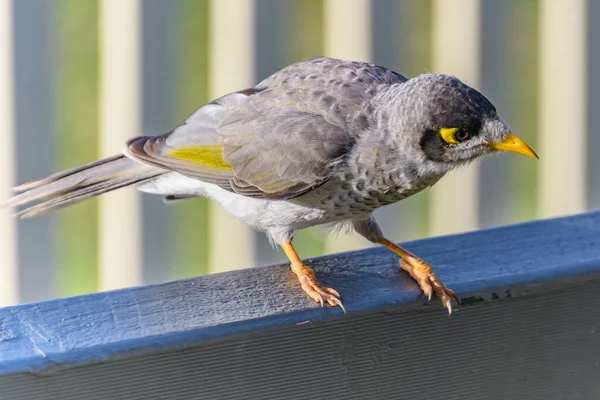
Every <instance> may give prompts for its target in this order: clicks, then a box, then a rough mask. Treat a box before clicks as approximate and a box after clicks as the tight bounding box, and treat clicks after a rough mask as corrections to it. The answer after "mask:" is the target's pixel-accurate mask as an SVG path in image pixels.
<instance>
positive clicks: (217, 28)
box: [209, 0, 255, 272]
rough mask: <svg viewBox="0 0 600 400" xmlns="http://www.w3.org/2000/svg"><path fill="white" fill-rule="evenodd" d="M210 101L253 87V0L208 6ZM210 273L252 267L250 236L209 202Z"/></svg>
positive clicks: (226, 0)
mask: <svg viewBox="0 0 600 400" xmlns="http://www.w3.org/2000/svg"><path fill="white" fill-rule="evenodd" d="M209 7H210V41H211V43H210V46H209V47H210V57H209V59H210V64H209V82H210V83H209V86H210V90H209V93H210V97H211V98H214V97H217V96H221V95H224V94H226V93H229V92H233V91H236V90H241V89H244V88H246V87H250V86H253V85H254V83H255V82H254V75H255V74H254V68H255V65H254V47H255V46H254V19H255V5H254V1H253V0H212V1H211V2H210V6H209ZM209 215H210V229H209V242H210V248H209V249H210V256H209V268H210V271H211V272H220V271H225V270H229V269H234V268H244V267H249V266H251V265H252V264H253V263H254V259H255V258H254V254H253V248H254V241H253V236H252V235H253V232H252V231H251V230H250V228H249V227H248V226H247V225H246V224H244V223H242V222H240V221H238V220H236V219H235V218H234V217H232V216H231V215H229V214H228V213H227V212H225V211H224V210H223V209H221V207H220V206H219V205H218V204H216V203H214V202H211V204H210V207H209Z"/></svg>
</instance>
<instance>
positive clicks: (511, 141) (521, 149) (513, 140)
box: [489, 133, 539, 159]
mask: <svg viewBox="0 0 600 400" xmlns="http://www.w3.org/2000/svg"><path fill="white" fill-rule="evenodd" d="M489 146H490V147H491V148H492V149H495V150H503V151H512V152H513V153H519V154H523V155H524V156H527V157H531V158H536V159H539V157H538V156H537V154H535V151H533V150H531V147H529V146H527V144H526V143H525V142H524V141H522V140H521V139H519V138H518V137H516V136H515V135H513V134H512V133H509V134H508V135H506V137H505V138H504V140H502V141H501V142H492V143H490V144H489Z"/></svg>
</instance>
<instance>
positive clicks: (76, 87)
mask: <svg viewBox="0 0 600 400" xmlns="http://www.w3.org/2000/svg"><path fill="white" fill-rule="evenodd" d="M98 16H99V14H98V1H97V0H61V1H57V2H56V8H55V15H54V17H55V22H56V28H57V31H56V37H57V51H58V54H57V56H56V85H57V90H56V93H57V99H56V124H57V128H56V132H57V137H56V141H55V143H56V145H55V148H54V153H55V154H56V158H55V159H56V160H57V168H58V169H65V168H71V167H73V166H76V165H80V164H85V163H88V162H90V161H93V160H95V159H96V158H97V157H98V137H99V136H98V86H99V81H98V78H99V61H100V60H99V43H98V39H99V37H98ZM97 216H98V213H97V201H96V200H95V199H93V200H90V201H84V202H82V203H79V204H77V205H75V206H73V207H69V208H66V209H65V210H63V211H61V212H60V213H58V215H57V218H58V221H57V226H59V227H60V229H57V231H56V235H55V237H54V240H55V241H56V249H57V251H56V257H57V262H56V265H57V271H56V281H55V285H57V289H58V290H57V291H58V293H60V295H61V296H70V295H77V294H81V293H87V292H93V291H95V290H97V289H96V288H97V283H98V281H97V274H96V271H97V267H98V257H97V254H98V245H97V239H98V236H97V229H98V220H97Z"/></svg>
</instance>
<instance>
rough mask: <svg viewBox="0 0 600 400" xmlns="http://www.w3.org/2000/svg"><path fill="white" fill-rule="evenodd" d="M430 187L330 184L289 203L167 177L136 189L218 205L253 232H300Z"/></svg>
mask: <svg viewBox="0 0 600 400" xmlns="http://www.w3.org/2000/svg"><path fill="white" fill-rule="evenodd" d="M427 186H430V185H429V184H422V185H421V184H420V185H417V186H411V187H410V188H407V189H403V190H397V189H395V190H387V191H368V192H360V191H357V190H356V189H355V187H354V186H353V185H351V184H349V183H348V182H339V181H337V182H336V181H330V182H328V183H326V184H324V185H322V186H320V187H317V188H315V189H313V190H311V191H310V192H308V193H306V194H304V195H302V196H300V197H297V198H295V199H291V200H268V199H257V198H251V197H246V196H242V195H240V194H237V193H233V192H230V191H228V190H225V189H223V188H221V187H219V186H217V185H213V184H210V183H206V182H201V181H198V180H197V179H193V178H188V177H186V176H183V175H180V174H178V173H171V174H166V175H163V176H161V177H159V178H158V179H156V180H154V181H152V182H150V183H149V184H145V185H143V186H142V187H140V188H139V189H140V190H142V191H145V192H151V193H158V194H163V195H197V196H202V197H208V198H210V199H212V200H215V201H216V202H218V203H219V204H220V205H221V207H223V208H224V209H225V210H226V211H227V212H229V213H230V214H232V215H234V216H235V217H236V218H238V219H240V220H242V221H244V222H245V223H247V224H249V225H252V226H254V227H255V228H258V229H261V230H265V229H269V228H273V227H287V228H290V229H302V228H306V227H310V226H314V225H320V224H327V223H333V222H338V221H343V220H348V219H355V218H361V217H363V216H365V217H366V216H368V215H369V214H370V213H372V212H373V211H374V210H375V209H377V208H379V207H382V206H385V205H387V204H391V203H395V202H397V201H400V200H402V199H404V198H406V197H408V196H411V195H413V194H415V193H417V192H419V191H421V190H423V189H425V188H426V187H427Z"/></svg>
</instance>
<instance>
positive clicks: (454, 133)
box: [439, 128, 471, 144]
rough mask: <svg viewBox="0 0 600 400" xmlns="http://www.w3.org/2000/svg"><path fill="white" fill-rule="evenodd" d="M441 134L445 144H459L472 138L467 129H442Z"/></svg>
mask: <svg viewBox="0 0 600 400" xmlns="http://www.w3.org/2000/svg"><path fill="white" fill-rule="evenodd" d="M439 133H440V136H441V137H442V139H443V140H444V142H446V143H448V144H458V143H461V142H464V141H465V140H467V139H469V138H470V137H471V134H470V133H469V131H468V130H467V129H465V128H442V129H440V131H439Z"/></svg>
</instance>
